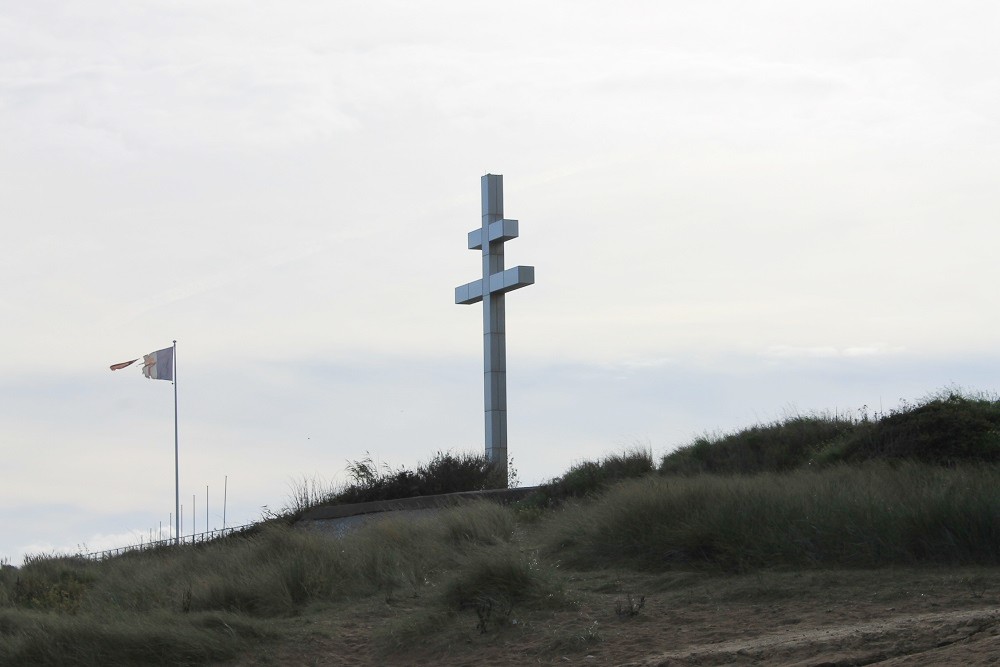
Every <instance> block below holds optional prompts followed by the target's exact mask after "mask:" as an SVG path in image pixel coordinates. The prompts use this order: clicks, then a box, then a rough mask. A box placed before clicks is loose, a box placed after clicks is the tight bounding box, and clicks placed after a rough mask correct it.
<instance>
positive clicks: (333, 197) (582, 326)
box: [0, 0, 1000, 563]
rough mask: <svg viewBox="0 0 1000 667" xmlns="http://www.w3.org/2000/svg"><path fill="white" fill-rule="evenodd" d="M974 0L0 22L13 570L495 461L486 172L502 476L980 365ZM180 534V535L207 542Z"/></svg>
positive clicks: (241, 8)
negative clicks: (503, 377)
mask: <svg viewBox="0 0 1000 667" xmlns="http://www.w3.org/2000/svg"><path fill="white" fill-rule="evenodd" d="M998 19H1000V10H998V9H997V5H996V3H993V2H988V1H983V2H950V3H940V2H929V1H914V0H906V1H902V0H900V1H896V2H874V3H873V2H870V1H866V2H851V1H848V0H837V1H836V2H833V1H830V2H825V1H821V2H809V3H803V2H800V1H797V0H787V1H772V2H746V1H745V0H733V1H729V2H725V1H719V2H715V1H709V2H698V3H681V2H663V1H659V0H658V1H648V2H641V1H633V2H617V3H611V2H593V1H583V0H572V1H568V0H556V1H551V2H530V3H529V2H519V1H513V2H506V3H496V2H491V3H482V2H469V1H462V2H458V1H451V0H447V1H444V0H442V1H436V2H435V1H430V2H421V3H414V2H406V1H403V0H399V1H397V2H389V1H384V0H365V1H364V2H361V1H353V2H320V1H318V0H317V1H312V0H303V1H301V2H273V1H259V2H254V3H246V2H236V1H235V0H232V1H222V0H208V1H206V0H199V1H197V2H195V1H193V0H192V1H183V0H182V1H178V0H170V1H169V2H168V1H166V0H157V1H146V2H135V1H133V0H116V1H113V0H100V1H97V2H86V3H84V2H69V1H60V0H33V1H32V2H21V1H19V0H0V318H2V319H0V327H2V332H3V334H2V343H3V345H2V347H0V350H2V351H0V457H2V458H0V557H8V558H11V559H12V560H13V561H14V562H15V563H17V562H19V561H20V559H21V557H22V556H23V554H25V553H33V552H36V553H37V552H46V553H47V552H52V551H62V550H75V549H77V548H81V547H85V548H90V549H96V548H105V547H109V546H118V545H119V544H121V543H126V544H127V543H130V542H132V541H134V540H136V539H138V538H137V537H136V536H137V535H139V534H144V535H146V536H148V532H149V530H154V531H155V530H157V529H158V526H159V525H160V523H161V522H162V523H163V524H164V525H166V524H167V523H168V517H169V513H170V512H172V511H173V505H174V469H173V392H172V388H171V385H170V383H169V382H163V381H151V380H146V379H145V378H143V377H142V376H141V374H140V373H139V371H138V370H137V369H136V368H135V367H132V368H129V369H125V370H122V371H118V372H115V373H112V372H111V371H109V370H108V366H109V365H110V364H112V363H115V362H119V361H125V360H128V359H132V358H135V357H136V356H139V355H141V354H144V353H149V352H151V351H153V350H156V349H160V348H163V347H167V346H169V345H170V344H171V341H172V340H174V339H176V340H177V341H178V344H177V350H178V351H177V364H178V366H177V376H178V377H177V379H178V385H177V387H178V394H179V423H180V460H181V496H182V502H184V503H185V506H186V508H187V509H186V510H185V512H186V513H188V512H190V501H191V496H192V495H197V496H198V500H197V512H198V517H197V526H198V529H199V530H201V529H204V527H205V525H204V524H205V514H204V510H205V508H204V497H205V487H206V485H207V486H208V487H209V498H210V500H209V507H208V509H209V522H210V523H211V524H213V526H221V524H222V509H223V508H222V490H223V481H224V479H225V478H226V477H227V476H228V491H229V493H228V505H227V521H228V522H229V523H230V524H234V523H245V522H247V521H250V520H252V519H254V518H256V517H258V516H260V514H261V507H262V506H265V505H266V506H268V507H270V508H279V507H281V506H282V505H283V504H284V503H285V501H286V499H287V496H288V493H289V491H290V483H291V481H292V480H293V479H301V478H302V477H303V476H307V477H313V476H316V475H319V476H322V477H323V478H325V479H327V480H335V479H343V470H344V468H345V465H346V462H347V461H350V460H358V459H361V458H363V457H365V456H366V452H370V453H371V455H372V457H373V458H376V459H377V460H379V461H384V462H387V463H389V464H391V465H393V466H399V465H406V466H412V465H415V464H416V463H417V462H420V461H426V460H428V459H429V458H430V457H431V456H433V454H434V452H436V451H438V450H452V451H481V449H482V446H483V444H482V443H483V423H482V422H483V415H482V349H481V347H482V331H481V327H482V316H481V306H480V305H475V306H458V305H455V304H454V287H456V286H457V285H460V284H463V283H466V282H469V281H471V280H474V279H476V278H477V277H479V272H480V260H479V257H478V255H477V253H476V252H473V251H470V250H468V249H467V247H466V234H467V233H468V232H469V231H470V230H472V229H474V228H475V227H477V226H479V224H480V218H479V214H480V210H479V206H480V202H479V194H480V190H479V179H480V177H481V176H482V175H483V174H485V173H496V174H503V176H504V191H505V213H506V216H507V217H508V218H516V219H518V220H520V234H521V235H520V238H518V239H516V240H514V241H511V242H509V243H508V244H507V248H506V254H507V263H508V266H513V265H515V264H528V265H534V266H535V267H536V284H535V285H534V286H531V287H528V288H526V289H523V290H519V291H516V292H513V293H512V294H510V295H508V297H507V330H508V334H507V349H508V402H509V433H510V455H511V457H512V458H513V459H514V467H515V468H516V469H517V470H518V473H519V477H520V481H521V483H522V484H533V483H538V482H540V481H544V480H546V479H548V478H551V477H553V476H555V475H558V474H560V473H562V472H563V471H565V469H566V468H568V467H569V466H570V465H571V464H572V463H574V462H577V461H580V460H582V459H588V458H596V457H599V456H602V455H604V454H607V453H610V452H615V451H620V450H621V449H622V448H624V447H628V446H630V445H633V444H636V443H638V444H641V445H643V446H648V447H651V448H652V450H653V452H654V454H655V455H657V456H660V455H662V454H663V453H664V452H666V451H669V450H671V449H673V448H675V447H677V446H679V445H682V444H685V443H687V442H690V441H691V439H692V438H693V437H695V436H697V435H700V434H703V433H705V432H722V431H728V430H732V429H735V428H738V427H741V426H747V425H751V424H754V423H757V422H761V421H770V420H773V419H780V418H782V417H784V416H785V415H788V414H794V413H796V412H800V413H808V412H810V411H815V410H831V411H833V410H839V411H847V410H856V409H859V408H861V407H862V406H865V405H867V406H869V408H870V409H872V410H877V409H880V408H881V409H883V410H889V409H890V408H892V407H893V406H895V405H897V404H898V402H899V400H900V399H908V400H914V399H919V398H921V397H922V396H924V395H926V394H928V393H930V392H933V391H935V390H938V389H940V388H942V387H945V386H949V385H960V386H963V387H966V388H968V389H973V390H983V391H993V390H994V389H996V379H997V377H998V375H997V374H998V371H1000V355H998V354H997V351H996V349H995V341H996V335H997V330H998V325H1000V309H998V308H997V307H996V302H997V298H996V293H997V292H996V290H997V285H998V283H1000V262H998V261H997V260H996V255H997V249H998V247H1000V227H998V224H997V223H998V219H997V218H998V211H1000V188H998V182H997V181H998V174H1000V169H998V166H1000V164H998V163H1000V132H998V127H1000V124H998V119H1000V70H998V68H997V63H998V62H1000V46H998V44H1000V42H998V40H997V39H996V35H997V32H998V29H1000V21H998ZM190 527H191V524H190V515H189V514H188V515H187V516H186V519H185V531H186V532H189V531H190Z"/></svg>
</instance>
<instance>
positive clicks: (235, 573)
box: [0, 395, 1000, 665]
mask: <svg viewBox="0 0 1000 667" xmlns="http://www.w3.org/2000/svg"><path fill="white" fill-rule="evenodd" d="M998 416H1000V404H998V403H997V402H996V401H994V400H992V399H989V398H984V397H968V396H961V395H958V396H956V395H951V396H938V397H933V398H931V399H928V400H927V401H925V402H923V403H920V404H918V405H916V406H907V407H906V408H905V409H904V410H901V411H898V412H896V413H893V414H890V415H882V416H879V417H878V418H877V419H870V418H867V417H864V418H861V419H855V420H844V419H842V418H833V419H831V418H829V417H808V418H802V417H795V418H791V419H789V420H786V421H785V422H781V423H776V424H771V425H765V426H755V427H752V428H749V429H745V430H744V431H740V432H738V433H734V434H730V435H726V436H722V437H719V438H715V439H699V440H698V441H696V442H694V443H692V444H691V445H689V446H688V447H685V448H681V449H680V450H678V451H677V452H675V453H672V454H670V455H668V456H667V457H665V458H664V459H663V461H661V462H660V465H659V466H658V469H656V466H654V463H653V459H652V456H651V454H650V453H649V452H643V451H631V452H624V453H622V454H620V455H612V456H609V457H607V458H605V459H604V460H602V461H596V462H587V463H582V464H579V465H577V466H574V467H573V468H572V469H571V470H569V471H568V472H567V473H566V474H565V475H563V476H561V477H559V478H557V479H554V480H552V482H550V483H549V484H548V485H546V486H545V488H544V489H543V490H542V491H541V492H540V493H538V494H537V495H536V496H535V497H533V498H529V499H527V500H525V501H522V502H521V503H519V504H517V505H514V506H509V507H502V506H499V505H495V504H491V503H486V502H480V503H476V504H470V505H466V506H463V507H458V508H454V509H450V510H446V511H442V512H441V513H440V514H438V515H435V516H433V517H428V518H424V519H422V520H409V519H390V520H386V521H383V522H380V523H376V524H373V525H369V526H367V527H366V528H363V529H361V530H359V531H357V532H355V533H353V534H351V535H349V536H347V537H346V538H344V539H341V540H334V539H330V538H327V537H324V536H322V535H318V534H314V533H311V532H308V531H303V530H299V529H296V528H295V527H294V526H293V525H292V518H293V517H294V515H295V514H296V513H297V512H299V511H301V510H302V509H304V506H305V505H306V504H307V503H305V502H304V501H305V499H307V498H308V497H309V496H310V494H309V493H303V494H301V495H299V496H298V497H296V498H294V499H293V501H294V502H293V506H292V507H291V508H290V509H289V511H288V513H287V515H286V516H285V517H284V518H283V519H278V520H274V521H270V522H268V523H267V524H265V525H262V526H261V527H260V529H259V530H256V531H251V532H248V533H247V534H244V535H239V536H233V537H230V538H227V539H225V540H220V541H217V542H214V543H209V544H205V545H199V546H196V547H180V548H166V549H161V550H157V551H147V552H140V553H132V554H128V555H125V556H122V557H118V558H114V559H109V560H106V561H103V562H88V561H84V560H82V559H77V558H56V557H35V558H29V559H27V560H26V562H25V563H24V564H23V565H21V566H20V567H11V566H9V565H7V566H3V567H0V665H19V664H37V665H65V664H76V665H133V664H164V665H167V664H169V665H188V664H190V665H194V664H217V663H221V662H226V661H228V660H235V661H238V662H244V661H245V660H246V659H247V656H252V655H268V652H269V651H270V650H271V649H270V648H269V647H273V646H276V645H279V644H281V643H282V641H284V640H286V639H287V638H288V637H289V636H290V635H294V636H296V637H299V636H300V635H301V636H302V637H305V640H304V641H307V640H308V639H309V637H313V635H310V634H308V632H307V631H306V630H303V629H302V628H303V627H308V626H309V624H316V625H317V626H320V625H322V624H323V623H330V622H333V621H331V619H335V620H336V622H337V623H340V624H341V625H338V628H340V630H338V632H341V633H342V632H344V630H343V628H350V627H352V623H353V621H352V619H362V618H370V617H372V616H373V615H374V616H377V617H378V618H380V619H381V622H379V623H378V625H379V628H378V629H377V630H376V631H374V638H373V640H372V641H373V646H374V649H373V650H374V651H375V652H376V653H381V654H385V655H389V656H392V655H397V656H398V655H399V652H400V651H404V650H412V649H413V647H427V650H431V651H439V652H452V651H456V650H460V647H461V646H464V645H466V644H467V643H468V640H467V639H463V637H467V635H468V633H469V632H470V631H472V629H473V628H475V632H477V633H480V634H482V633H485V635H486V636H493V635H496V634H498V633H503V632H511V631H512V630H511V629H512V628H514V627H517V628H519V630H518V632H528V631H529V630H526V629H524V628H536V630H533V631H534V632H536V633H538V632H540V633H541V634H545V633H544V631H541V630H537V628H543V627H545V626H544V625H543V623H544V619H546V618H549V617H550V616H551V615H552V614H556V613H558V612H561V611H567V610H570V611H572V610H575V609H579V608H580V606H581V605H582V604H585V602H582V600H585V599H586V595H585V594H584V593H582V592H581V590H580V585H581V583H580V582H581V581H584V580H586V579H587V578H588V577H590V578H593V577H595V576H596V577H600V576H605V575H603V574H602V573H614V574H613V577H612V575H611V574H607V575H606V576H607V577H609V578H613V580H614V581H620V580H623V579H627V578H628V575H627V573H628V572H634V573H636V576H639V574H640V573H659V575H661V576H668V575H669V576H671V577H676V576H681V575H685V573H694V574H699V573H701V574H704V573H745V572H757V573H761V572H774V571H810V570H815V571H820V570H828V569H831V568H832V569H842V568H869V569H870V568H876V569H877V568H885V567H889V566H891V567H900V566H906V567H913V566H926V565H941V564H945V565H952V566H953V565H960V566H995V565H997V564H998V561H1000V466H998V465H997V454H996V452H997V442H998V440H997V433H998V427H997V425H998V424H1000V419H998V418H997V417H998ZM949 432H951V433H952V435H951V436H949V435H948V434H949ZM456 460H457V461H458V463H459V464H460V465H458V464H455V462H454V461H448V460H443V459H441V457H438V458H437V459H435V461H437V463H436V464H435V465H434V466H426V467H423V468H422V469H421V470H422V472H421V473H420V475H415V476H411V475H407V474H403V473H402V472H401V471H388V470H387V471H385V472H383V473H381V474H379V473H378V471H376V470H374V469H373V467H372V466H371V465H370V462H367V463H366V462H362V464H361V467H360V468H359V470H360V471H361V474H360V475H359V476H358V477H357V478H356V484H355V485H353V487H352V488H351V489H350V491H349V493H346V494H344V496H345V498H344V500H345V501H346V500H347V499H351V500H353V499H356V498H359V497H363V491H364V489H363V487H364V486H365V484H369V485H372V486H374V487H377V490H376V493H378V494H381V495H383V496H384V495H386V494H387V493H390V492H392V491H391V489H390V487H393V488H394V487H401V488H402V489H403V491H401V492H403V493H405V492H406V488H408V486H409V485H411V484H412V483H414V480H415V479H418V478H419V477H421V476H423V477H424V478H426V479H424V480H423V481H421V484H425V486H426V488H449V489H452V490H459V489H456V488H454V487H455V486H456V485H457V486H458V487H462V486H463V485H471V486H472V487H473V488H476V487H477V485H479V486H481V485H482V484H483V483H484V482H483V480H484V479H485V478H486V477H488V474H489V470H486V469H485V468H484V467H483V466H482V465H481V462H479V463H477V462H476V461H473V460H472V459H471V458H470V459H465V458H461V459H456ZM435 466H436V467H435ZM435 469H439V470H441V471H443V472H442V474H443V475H445V476H446V477H447V480H448V481H447V484H441V485H438V486H435V484H436V483H435V481H434V472H433V471H434V470H435ZM463 471H469V472H468V479H467V480H465V481H463V475H464V474H465V473H463ZM366 475H367V477H365V476H366ZM387 489H390V490H387ZM327 495H328V497H326V498H325V500H327V501H334V502H336V501H337V497H336V494H333V495H332V496H331V495H329V494H327ZM623 573H626V574H623ZM685 576H686V575H685ZM609 580H610V579H609ZM628 600H629V603H628V604H630V605H631V604H633V602H634V601H633V600H632V598H631V597H629V598H628ZM634 611H636V612H637V613H638V611H639V610H638V609H635V610H634ZM366 622H367V621H366ZM303 624H306V625H305V626H303ZM295 633H299V634H295ZM302 633H305V634H302ZM328 634H329V633H328ZM599 640H600V638H599V635H598V633H597V632H596V631H594V632H590V631H587V632H582V633H581V632H575V633H574V634H572V635H567V636H565V637H563V636H557V635H552V636H547V635H546V637H545V639H544V641H541V640H540V641H539V643H538V645H537V647H536V649H533V650H537V651H538V653H539V654H541V655H545V654H546V652H552V651H565V650H567V646H570V647H572V646H575V647H577V648H581V647H582V649H585V648H586V646H588V645H589V643H591V642H595V641H599ZM456 647H459V648H456ZM278 663H280V660H279V661H278ZM276 664H277V663H276Z"/></svg>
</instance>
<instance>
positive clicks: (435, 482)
mask: <svg viewBox="0 0 1000 667" xmlns="http://www.w3.org/2000/svg"><path fill="white" fill-rule="evenodd" d="M347 472H348V474H349V475H350V476H351V482H350V483H349V484H346V485H344V486H342V487H334V488H325V487H324V485H323V484H322V483H321V482H319V481H318V480H309V479H303V480H302V481H301V483H299V484H297V485H296V486H295V488H294V489H293V491H292V495H291V497H290V503H289V507H288V509H287V511H286V514H287V515H288V516H289V517H290V518H292V519H294V518H295V517H297V516H299V515H301V514H302V512H304V511H305V510H307V509H309V508H310V507H315V506H317V505H344V504H351V503H364V502H371V501H376V500H396V499H399V498H413V497H416V496H432V495H437V494H443V493H457V492H460V491H482V490H483V489H496V488H501V487H504V486H505V484H504V483H503V481H504V480H502V478H501V475H502V473H501V472H500V471H499V470H497V467H496V465H495V464H494V463H493V462H491V461H489V460H487V459H486V456H485V455H483V454H470V453H468V452H461V453H458V454H454V453H451V452H438V453H436V454H435V455H434V457H433V458H431V460H430V461H429V462H428V463H421V464H419V465H418V466H417V469H416V470H415V471H413V470H406V469H404V468H397V469H393V468H391V467H390V466H389V465H388V464H382V465H381V466H380V465H378V464H376V463H375V462H374V461H372V458H371V455H368V456H366V457H365V458H364V459H362V460H360V461H349V462H348V465H347ZM516 476H517V472H516V471H515V470H514V469H513V466H511V467H510V477H511V478H512V479H511V481H512V482H515V483H513V484H512V486H516Z"/></svg>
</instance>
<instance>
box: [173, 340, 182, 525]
mask: <svg viewBox="0 0 1000 667" xmlns="http://www.w3.org/2000/svg"><path fill="white" fill-rule="evenodd" d="M171 356H172V357H173V359H172V361H173V364H174V368H173V375H172V377H173V379H174V508H175V509H176V510H177V519H176V520H177V532H175V533H174V544H180V543H181V472H180V471H181V465H180V456H179V455H178V448H177V341H176V340H175V341H174V352H173V354H172V355H171Z"/></svg>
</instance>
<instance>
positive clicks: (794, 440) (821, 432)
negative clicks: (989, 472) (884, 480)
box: [659, 390, 1000, 475]
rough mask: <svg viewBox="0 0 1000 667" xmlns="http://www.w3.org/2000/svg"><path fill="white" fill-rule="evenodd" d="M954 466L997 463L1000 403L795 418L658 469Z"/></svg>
mask: <svg viewBox="0 0 1000 667" xmlns="http://www.w3.org/2000/svg"><path fill="white" fill-rule="evenodd" d="M887 460H888V461H904V460H910V461H923V462H926V463H931V464H935V465H946V466H953V465H957V464H960V463H963V462H970V461H976V462H984V463H1000V400H998V399H997V398H996V397H992V396H988V395H981V394H968V393H963V392H961V391H959V390H948V391H945V392H941V393H939V394H936V395H932V396H930V397H929V398H927V399H926V400H924V401H922V402H920V403H918V404H916V405H911V404H908V403H904V404H903V405H902V407H900V408H899V409H897V410H894V411H893V412H891V413H890V414H888V415H881V416H879V417H878V418H876V419H871V418H869V416H868V414H867V410H863V411H862V413H861V417H860V418H850V417H847V416H840V415H837V416H832V417H831V416H830V415H813V416H808V417H801V416H796V417H792V418H789V419H787V420H785V421H782V422H775V423H772V424H767V425H763V426H753V427H751V428H748V429H744V430H742V431H738V432H737V433H732V434H728V435H724V436H721V437H715V438H709V437H704V438H698V439H696V440H695V441H694V442H693V443H691V444H690V445H687V446H685V447H681V448H679V449H677V450H676V451H674V452H671V453H670V454H667V455H666V456H664V457H663V460H662V461H661V463H660V468H659V469H660V472H661V473H666V474H683V475H695V474H700V473H704V472H710V473H735V474H748V473H756V472H782V471H786V470H794V469H797V468H802V467H807V466H813V465H830V464H837V463H861V462H865V461H887Z"/></svg>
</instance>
